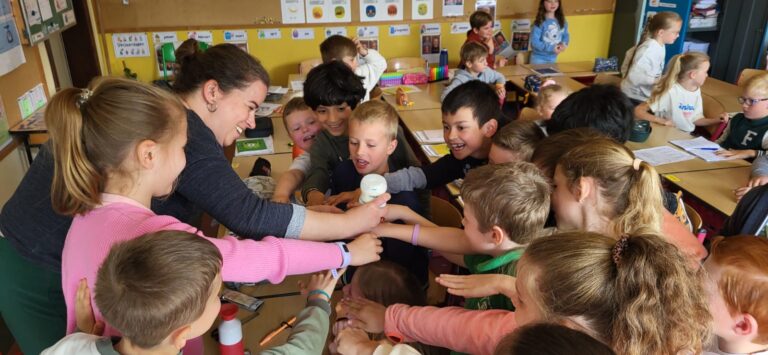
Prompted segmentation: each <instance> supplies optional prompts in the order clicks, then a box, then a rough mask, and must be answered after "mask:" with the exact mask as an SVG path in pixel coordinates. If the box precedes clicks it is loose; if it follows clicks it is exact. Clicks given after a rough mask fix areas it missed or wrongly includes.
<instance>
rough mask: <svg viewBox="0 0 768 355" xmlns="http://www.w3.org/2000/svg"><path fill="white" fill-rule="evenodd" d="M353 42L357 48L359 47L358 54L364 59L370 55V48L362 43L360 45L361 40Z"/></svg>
mask: <svg viewBox="0 0 768 355" xmlns="http://www.w3.org/2000/svg"><path fill="white" fill-rule="evenodd" d="M352 42H355V47H357V54H360V55H361V56H363V57H365V56H367V55H368V48H365V46H364V45H363V44H362V43H360V39H359V38H357V37H355V38H353V39H352Z"/></svg>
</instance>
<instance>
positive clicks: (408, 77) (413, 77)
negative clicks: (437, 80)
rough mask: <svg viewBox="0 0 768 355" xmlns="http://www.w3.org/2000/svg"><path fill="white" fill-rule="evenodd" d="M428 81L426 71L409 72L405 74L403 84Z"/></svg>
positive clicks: (417, 83) (416, 83)
mask: <svg viewBox="0 0 768 355" xmlns="http://www.w3.org/2000/svg"><path fill="white" fill-rule="evenodd" d="M427 81H428V78H427V74H424V73H407V74H405V75H403V84H405V85H419V84H426V83H427Z"/></svg>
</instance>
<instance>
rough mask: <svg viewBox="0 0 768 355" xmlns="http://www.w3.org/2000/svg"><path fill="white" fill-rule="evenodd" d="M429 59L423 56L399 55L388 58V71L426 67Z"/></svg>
mask: <svg viewBox="0 0 768 355" xmlns="http://www.w3.org/2000/svg"><path fill="white" fill-rule="evenodd" d="M426 67H427V61H426V60H424V58H422V57H398V58H390V59H387V70H386V71H387V72H388V73H390V72H396V71H399V70H407V69H413V68H426Z"/></svg>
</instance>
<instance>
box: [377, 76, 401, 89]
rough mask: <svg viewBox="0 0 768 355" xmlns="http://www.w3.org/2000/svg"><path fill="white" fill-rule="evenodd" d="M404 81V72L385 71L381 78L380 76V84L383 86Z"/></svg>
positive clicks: (395, 84)
mask: <svg viewBox="0 0 768 355" xmlns="http://www.w3.org/2000/svg"><path fill="white" fill-rule="evenodd" d="M402 83H403V73H399V72H394V73H384V74H381V78H379V86H381V87H383V88H384V87H389V86H397V85H400V84H402Z"/></svg>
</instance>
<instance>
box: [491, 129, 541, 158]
mask: <svg viewBox="0 0 768 355" xmlns="http://www.w3.org/2000/svg"><path fill="white" fill-rule="evenodd" d="M544 138H545V136H544V131H542V130H541V128H539V125H537V124H536V122H533V121H523V120H517V121H512V122H510V123H508V124H507V125H506V126H504V127H502V128H501V129H500V130H499V131H498V132H496V134H495V135H494V136H493V144H495V145H496V146H498V147H499V148H503V149H505V150H508V151H512V152H515V154H517V156H518V158H519V159H520V160H522V161H531V156H532V155H533V151H534V150H536V145H538V144H539V142H541V141H542V140H543V139H544Z"/></svg>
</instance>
